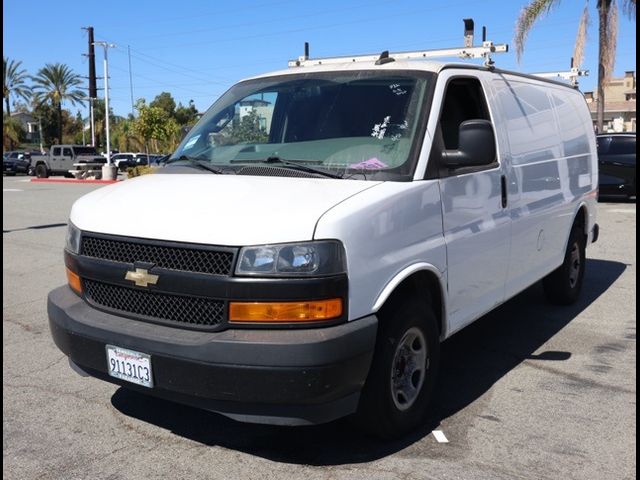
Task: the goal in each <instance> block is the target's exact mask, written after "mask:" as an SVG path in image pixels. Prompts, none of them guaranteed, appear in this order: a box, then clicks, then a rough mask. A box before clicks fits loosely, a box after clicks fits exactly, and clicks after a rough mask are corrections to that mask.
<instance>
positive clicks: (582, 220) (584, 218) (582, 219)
mask: <svg viewBox="0 0 640 480" xmlns="http://www.w3.org/2000/svg"><path fill="white" fill-rule="evenodd" d="M588 219H589V213H588V212H587V207H585V206H584V205H583V206H582V207H580V210H578V213H577V214H576V219H575V220H574V221H573V224H574V225H575V226H577V227H580V228H581V229H582V231H583V232H584V234H585V235H588V234H589V232H587V225H588V224H589V220H588Z"/></svg>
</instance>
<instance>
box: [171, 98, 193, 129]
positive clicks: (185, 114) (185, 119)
mask: <svg viewBox="0 0 640 480" xmlns="http://www.w3.org/2000/svg"><path fill="white" fill-rule="evenodd" d="M175 117H176V121H177V122H178V125H193V124H194V123H195V122H196V120H197V119H198V109H197V108H196V106H195V104H194V103H193V100H189V105H188V106H183V105H182V103H179V104H178V108H176V114H175Z"/></svg>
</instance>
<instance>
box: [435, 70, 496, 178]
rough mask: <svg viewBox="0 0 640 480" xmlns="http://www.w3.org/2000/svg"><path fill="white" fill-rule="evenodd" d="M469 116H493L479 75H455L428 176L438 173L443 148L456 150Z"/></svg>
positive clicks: (444, 102)
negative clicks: (463, 126)
mask: <svg viewBox="0 0 640 480" xmlns="http://www.w3.org/2000/svg"><path fill="white" fill-rule="evenodd" d="M466 120H491V118H490V116H489V109H488V107H487V103H486V100H485V96H484V92H483V90H482V85H481V84H480V81H479V80H478V79H477V78H468V77H464V78H454V79H452V80H450V81H449V83H448V85H447V90H446V92H445V97H444V101H443V104H442V108H441V113H440V121H439V122H438V127H437V128H436V134H435V139H434V144H433V147H432V149H431V155H430V158H429V163H428V166H427V178H436V177H438V176H441V175H443V172H440V173H438V168H439V162H440V158H441V155H442V151H443V150H456V149H457V148H458V143H459V141H458V140H459V134H460V124H461V123H462V122H464V121H466Z"/></svg>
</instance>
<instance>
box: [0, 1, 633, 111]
mask: <svg viewBox="0 0 640 480" xmlns="http://www.w3.org/2000/svg"><path fill="white" fill-rule="evenodd" d="M525 3H526V0H482V1H472V0H465V1H460V0H421V1H420V0H395V1H389V0H384V1H380V0H369V1H363V0H323V1H322V2H318V1H314V2H310V1H303V0H236V1H234V2H229V1H225V2H219V1H218V2H216V1H196V0H181V1H172V2H167V1H164V0H155V1H147V0H138V1H131V0H128V1H120V0H111V1H109V2H97V1H91V0H89V1H86V0H85V1H83V2H80V1H71V0H57V1H51V0H47V1H44V0H32V1H30V2H24V0H4V1H3V29H2V30H3V32H2V38H3V54H4V56H5V57H6V58H9V59H11V60H20V61H22V63H23V66H24V67H25V68H26V69H27V71H28V72H29V73H30V74H36V73H37V71H38V69H39V68H41V67H43V66H44V65H45V64H47V63H56V62H60V63H65V64H67V65H69V66H70V67H71V68H72V69H73V70H74V71H75V72H77V73H78V74H80V75H83V76H86V75H88V63H87V60H86V58H85V57H84V56H83V54H85V53H86V52H87V36H86V32H85V31H84V30H82V27H86V26H93V27H94V30H95V40H96V41H98V40H105V41H108V42H111V43H113V44H115V45H116V47H115V48H111V49H109V90H110V104H111V106H112V108H113V111H114V112H115V113H116V114H117V115H122V116H126V115H127V114H129V113H131V111H132V102H131V89H130V82H129V51H130V60H131V76H132V80H133V95H134V99H138V98H145V99H147V101H151V100H153V98H154V97H155V96H156V95H157V94H159V93H160V92H163V91H168V92H170V93H171V94H172V95H173V97H174V98H175V99H176V102H182V103H183V104H187V103H188V102H189V101H190V100H193V101H194V102H195V105H196V107H197V108H198V110H199V111H205V110H206V109H207V108H209V106H210V105H211V104H212V103H213V102H214V101H215V100H216V99H217V98H218V97H219V96H220V95H221V94H222V93H224V92H225V91H226V90H227V89H228V88H229V87H231V86H232V85H233V84H234V83H235V82H237V81H238V80H241V79H243V78H247V77H251V76H253V75H257V74H260V73H264V72H268V71H273V70H280V69H284V68H287V61H288V60H290V59H295V58H297V57H298V56H299V55H301V54H302V53H303V45H304V42H305V41H307V42H309V43H310V46H311V57H323V56H338V55H351V54H364V53H377V52H382V51H383V50H390V51H391V52H393V51H404V50H422V49H434V48H448V47H457V46H462V45H463V22H462V19H463V18H469V17H470V18H473V19H474V20H475V25H476V43H479V42H480V41H481V29H482V26H483V25H486V26H487V30H488V39H489V40H493V41H494V42H495V43H509V44H510V46H511V44H512V39H513V33H514V25H515V21H516V19H517V17H518V14H519V12H520V9H521V8H522V6H523V5H524V4H525ZM618 3H621V2H620V0H618ZM584 4H585V0H562V1H561V2H560V5H559V6H558V7H557V8H556V9H554V10H553V11H552V12H551V13H550V14H549V15H548V16H547V17H546V18H544V19H543V20H542V21H540V22H539V23H538V24H537V25H536V26H535V27H534V30H533V31H532V33H531V34H530V36H529V38H528V40H527V43H526V47H525V53H524V56H523V58H522V60H521V62H520V63H519V64H518V63H517V62H516V56H515V53H514V49H513V48H511V50H510V52H509V53H507V54H499V55H496V56H495V57H494V60H495V61H496V66H498V67H499V68H505V69H510V70H517V71H522V72H527V73H533V72H542V71H557V70H567V69H568V67H569V64H570V58H571V55H572V51H573V44H574V41H575V36H576V32H577V30H578V23H579V18H580V15H581V13H582V9H583V8H584ZM595 4H596V0H591V1H590V12H591V24H590V29H589V32H590V35H589V38H588V41H587V45H586V53H585V61H584V63H583V65H582V68H585V69H588V70H590V76H589V77H586V78H583V79H581V81H580V88H581V90H583V91H589V90H594V89H595V87H596V84H597V68H596V67H597V55H598V19H597V11H596V9H595ZM635 45H636V26H635V21H630V20H629V19H628V18H627V17H625V16H624V15H623V13H622V12H620V26H619V37H618V49H617V58H616V64H615V72H614V74H615V75H616V76H621V75H623V74H624V72H625V71H627V70H635V69H636V47H635ZM103 58H104V54H103V49H102V48H99V47H97V48H96V71H97V72H98V75H99V76H102V72H103ZM101 82H102V81H101V80H99V81H98V87H102V85H101ZM100 95H102V93H100ZM67 107H69V108H70V109H71V110H72V111H73V112H74V113H75V112H76V111H77V110H78V109H79V108H78V107H71V106H70V105H67ZM80 110H81V111H82V114H83V115H85V116H86V115H87V113H86V110H87V109H86V108H84V107H80Z"/></svg>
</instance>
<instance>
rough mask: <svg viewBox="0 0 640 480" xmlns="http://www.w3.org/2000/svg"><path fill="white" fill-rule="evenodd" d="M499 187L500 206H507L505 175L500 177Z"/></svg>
mask: <svg viewBox="0 0 640 480" xmlns="http://www.w3.org/2000/svg"><path fill="white" fill-rule="evenodd" d="M500 189H501V190H502V208H507V177H506V176H504V175H502V176H501V177H500Z"/></svg>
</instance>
